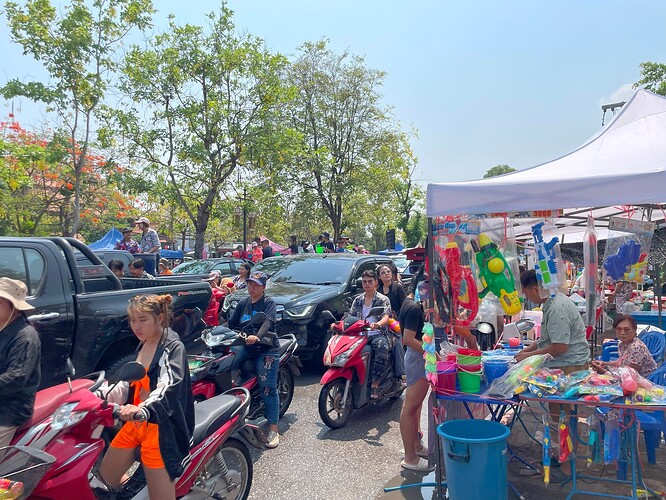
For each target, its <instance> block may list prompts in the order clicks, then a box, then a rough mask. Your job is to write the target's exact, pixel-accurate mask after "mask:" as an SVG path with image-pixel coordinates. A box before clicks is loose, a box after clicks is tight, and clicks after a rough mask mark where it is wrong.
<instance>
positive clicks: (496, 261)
mask: <svg viewBox="0 0 666 500" xmlns="http://www.w3.org/2000/svg"><path fill="white" fill-rule="evenodd" d="M472 247H473V248H474V251H475V252H476V263H477V265H478V266H479V279H480V280H481V284H482V285H483V287H484V288H483V290H481V292H479V298H484V297H485V296H486V295H487V294H488V292H493V294H495V296H496V297H497V298H498V299H499V301H500V304H502V309H504V312H505V313H506V314H510V315H514V314H518V313H519V312H520V311H521V309H522V308H523V306H522V304H521V303H520V297H518V292H517V291H516V287H515V284H514V278H513V273H512V272H511V268H510V267H509V264H508V263H507V261H506V259H505V258H504V255H502V252H500V249H499V247H498V246H497V244H496V243H495V242H494V241H493V240H491V239H490V238H489V237H488V235H486V234H485V233H481V234H480V235H479V243H478V244H477V243H476V241H474V240H472Z"/></svg>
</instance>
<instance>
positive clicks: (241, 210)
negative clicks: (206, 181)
mask: <svg viewBox="0 0 666 500" xmlns="http://www.w3.org/2000/svg"><path fill="white" fill-rule="evenodd" d="M238 199H239V200H240V202H241V205H242V208H240V207H236V208H235V209H234V214H236V215H238V216H240V215H241V214H242V215H243V251H245V250H246V249H247V188H246V187H244V188H243V196H239V197H238Z"/></svg>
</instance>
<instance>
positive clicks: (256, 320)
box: [250, 312, 266, 325]
mask: <svg viewBox="0 0 666 500" xmlns="http://www.w3.org/2000/svg"><path fill="white" fill-rule="evenodd" d="M264 321H266V315H265V314H264V313H262V312H258V313H256V314H255V315H254V316H252V319H251V320H250V324H251V325H260V324H262V323H263V322H264Z"/></svg>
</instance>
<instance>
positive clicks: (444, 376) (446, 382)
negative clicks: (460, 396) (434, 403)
mask: <svg viewBox="0 0 666 500" xmlns="http://www.w3.org/2000/svg"><path fill="white" fill-rule="evenodd" d="M435 388H436V389H437V391H438V392H441V393H444V394H453V393H454V392H456V372H455V371H451V372H440V373H437V383H436V384H435Z"/></svg>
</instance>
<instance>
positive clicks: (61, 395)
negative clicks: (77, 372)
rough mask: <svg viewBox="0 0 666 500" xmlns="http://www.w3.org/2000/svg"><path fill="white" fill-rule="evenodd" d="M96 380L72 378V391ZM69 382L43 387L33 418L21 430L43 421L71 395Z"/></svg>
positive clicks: (84, 387) (83, 387) (37, 397)
mask: <svg viewBox="0 0 666 500" xmlns="http://www.w3.org/2000/svg"><path fill="white" fill-rule="evenodd" d="M93 383H94V381H93V380H90V379H86V378H82V379H77V380H72V392H76V391H78V390H80V389H87V388H88V387H91V386H92V385H93ZM69 394H70V392H69V384H67V383H64V384H60V385H56V386H53V387H49V388H48V389H42V390H41V391H39V392H37V394H36V395H35V409H34V411H33V412H32V418H30V420H28V421H27V422H26V423H25V424H23V425H22V426H21V427H19V429H18V430H19V431H20V430H23V429H27V428H29V427H32V426H33V425H35V424H36V423H37V422H41V421H42V420H44V419H45V418H46V417H48V416H49V415H53V413H54V412H55V411H56V410H57V409H58V406H60V404H61V403H62V402H63V400H64V399H65V398H66V397H67V396H69Z"/></svg>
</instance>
